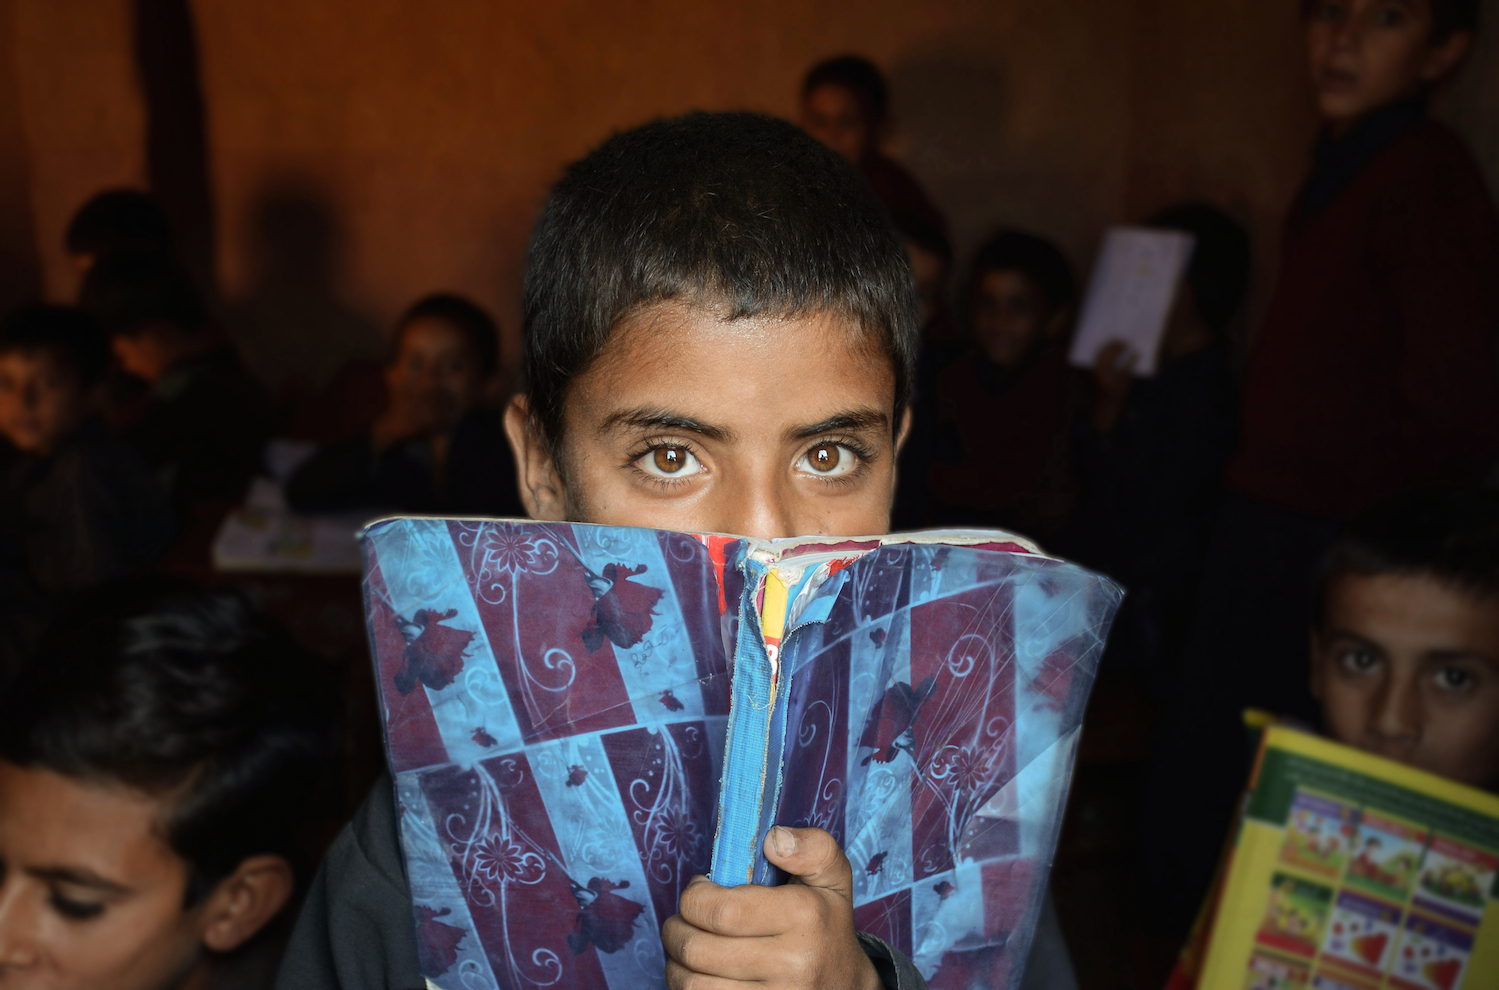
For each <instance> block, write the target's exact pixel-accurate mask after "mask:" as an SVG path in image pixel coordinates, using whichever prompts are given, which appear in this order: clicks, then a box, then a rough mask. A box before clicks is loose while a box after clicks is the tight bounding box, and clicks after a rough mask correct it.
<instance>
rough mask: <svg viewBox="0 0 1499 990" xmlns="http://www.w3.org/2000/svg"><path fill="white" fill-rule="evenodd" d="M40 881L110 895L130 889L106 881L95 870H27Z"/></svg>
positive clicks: (34, 868) (53, 867) (80, 868)
mask: <svg viewBox="0 0 1499 990" xmlns="http://www.w3.org/2000/svg"><path fill="white" fill-rule="evenodd" d="M26 872H27V873H29V874H31V875H32V876H34V877H36V878H37V879H38V880H53V881H57V882H59V883H66V884H71V885H73V886H75V887H89V888H91V889H93V890H102V891H104V892H105V893H109V894H128V893H130V888H129V887H125V886H122V885H120V884H117V883H115V882H114V881H112V880H106V879H104V878H103V877H101V876H99V874H97V873H95V872H94V871H93V870H90V869H86V868H84V867H80V866H38V867H31V868H28V869H27V870H26Z"/></svg>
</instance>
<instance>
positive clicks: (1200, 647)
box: [1146, 0, 1499, 937]
mask: <svg viewBox="0 0 1499 990" xmlns="http://www.w3.org/2000/svg"><path fill="white" fill-rule="evenodd" d="M1477 6H1478V5H1477V3H1476V2H1475V0H1306V2H1304V3H1303V7H1302V10H1303V17H1304V20H1305V35H1306V44H1307V55H1308V64H1309V68H1310V70H1311V77H1312V83H1313V86H1314V88H1315V97H1316V101H1317V109H1318V112H1319V114H1320V116H1321V117H1322V120H1323V124H1324V128H1323V133H1322V136H1321V138H1320V140H1319V142H1318V145H1317V149H1316V156H1315V160H1314V163H1313V167H1312V171H1311V173H1310V175H1309V176H1308V177H1307V180H1306V182H1305V183H1304V185H1303V186H1302V189H1301V192H1300V193H1299V194H1298V196H1297V198H1296V200H1295V201H1294V202H1293V203H1292V204H1291V208H1290V211H1289V215H1288V217H1287V220H1286V225H1285V234H1284V239H1283V250H1282V266H1281V273H1280V278H1279V284H1278V285H1277V287H1276V291H1275V296H1274V298H1273V300H1272V302H1271V305H1270V309H1269V312H1268V314H1267V316H1266V318H1265V322H1264V326H1263V328H1262V329H1261V330H1260V332H1259V334H1258V336H1257V339H1256V340H1255V344H1254V348H1253V351H1252V352H1251V354H1250V358H1249V365H1248V369H1247V371H1246V373H1245V377H1244V388H1243V399H1242V404H1241V412H1240V421H1241V424H1242V431H1243V432H1242V443H1241V446H1240V448H1239V451H1238V453H1237V455H1236V456H1235V457H1234V459H1233V460H1232V461H1231V462H1230V464H1229V466H1228V471H1227V475H1226V483H1227V488H1228V498H1227V501H1226V503H1225V506H1224V508H1223V511H1222V514H1221V516H1220V518H1219V521H1218V524H1217V526H1216V529H1215V531H1214V533H1213V536H1212V539H1211V544H1210V549H1209V552H1208V557H1207V562H1206V565H1205V568H1204V573H1203V577H1202V582H1201V587H1200V596H1199V604H1198V613H1197V619H1196V624H1195V632H1194V634H1193V636H1192V640H1191V644H1190V646H1189V647H1188V650H1187V652H1186V658H1185V664H1184V668H1183V676H1182V697H1181V700H1180V702H1179V703H1178V705H1177V706H1176V716H1175V719H1174V722H1175V725H1174V726H1173V727H1172V730H1171V731H1170V732H1169V733H1168V738H1167V740H1166V743H1165V748H1164V752H1163V754H1162V761H1161V764H1160V765H1159V766H1158V767H1156V769H1155V771H1154V772H1153V774H1152V783H1151V785H1150V790H1151V792H1152V799H1148V800H1147V802H1146V803H1147V805H1153V804H1156V803H1157V802H1159V801H1161V800H1164V799H1167V796H1168V795H1170V794H1172V793H1174V790H1173V788H1174V786H1175V784H1174V781H1179V780H1181V779H1184V778H1192V779H1198V780H1202V781H1203V782H1204V784H1203V786H1202V787H1201V788H1200V791H1199V800H1197V801H1195V802H1194V803H1193V807H1192V808H1190V809H1186V812H1185V814H1186V816H1187V818H1188V819H1189V820H1188V821H1185V822H1181V821H1180V820H1178V821H1177V822H1176V824H1181V825H1183V828H1182V831H1183V832H1184V833H1185V834H1186V836H1187V838H1186V839H1184V840H1182V841H1177V840H1174V839H1173V840H1171V841H1169V842H1168V841H1167V840H1166V839H1165V838H1164V837H1161V838H1159V839H1153V840H1151V842H1150V845H1151V848H1149V849H1148V850H1147V852H1146V859H1147V861H1148V862H1149V869H1150V871H1151V872H1152V873H1153V874H1155V875H1159V876H1162V877H1167V878H1170V879H1168V880H1167V881H1165V882H1163V883H1162V884H1161V885H1160V888H1159V891H1158V893H1159V895H1160V897H1161V899H1160V902H1159V903H1157V904H1155V905H1154V906H1153V910H1152V911H1150V912H1148V914H1149V915H1150V916H1152V917H1153V918H1156V919H1159V922H1157V923H1159V924H1161V925H1162V926H1163V930H1162V931H1161V932H1160V934H1162V935H1164V936H1167V937H1179V936H1180V934H1181V932H1182V931H1183V930H1184V929H1185V927H1186V925H1187V924H1188V922H1189V920H1190V917H1191V913H1192V911H1193V909H1194V907H1195V905H1196V903H1197V901H1198V900H1199V899H1200V897H1201V895H1202V891H1203V889H1204V887H1205V885H1206V883H1207V881H1208V877H1209V875H1210V873H1211V870H1212V864H1213V862H1214V860H1215V858H1216V848H1215V842H1216V836H1218V835H1220V834H1222V830H1223V828H1224V827H1225V826H1226V825H1227V824H1228V821H1229V819H1230V817H1231V816H1232V814H1233V809H1234V803H1235V799H1236V797H1237V787H1238V776H1239V775H1238V772H1237V768H1239V767H1243V766H1246V765H1247V760H1248V757H1249V753H1248V750H1247V748H1246V747H1245V744H1244V740H1243V737H1242V733H1241V731H1240V729H1239V725H1238V717H1239V712H1240V711H1242V710H1243V709H1244V708H1246V707H1258V708H1264V709H1267V710H1270V711H1275V712H1280V713H1283V714H1286V715H1294V716H1298V717H1301V718H1310V717H1312V716H1313V714H1314V713H1315V706H1314V704H1313V699H1312V698H1311V697H1310V696H1309V695H1308V693H1307V688H1306V681H1305V678H1304V673H1303V672H1304V670H1305V667H1304V664H1305V662H1306V658H1307V653H1306V649H1307V647H1306V642H1307V641H1306V628H1307V623H1308V620H1309V618H1310V617H1309V615H1308V607H1307V605H1308V596H1307V590H1308V588H1309V587H1310V583H1311V579H1312V572H1313V571H1314V569H1315V566H1316V562H1317V561H1318V560H1319V559H1320V557H1321V555H1322V554H1323V552H1324V551H1325V550H1326V548H1327V547H1328V546H1329V544H1330V543H1331V541H1332V539H1333V537H1334V536H1335V535H1336V534H1337V532H1338V531H1339V529H1340V526H1341V525H1342V523H1343V522H1345V521H1347V520H1348V519H1351V518H1353V517H1354V516H1355V515H1357V514H1358V513H1359V512H1360V511H1361V510H1363V509H1364V508H1365V507H1366V506H1369V505H1371V504H1373V503H1374V502H1376V501H1377V500H1378V499H1380V498H1382V497H1384V496H1386V495H1389V494H1391V493H1393V492H1396V491H1399V490H1401V489H1405V488H1409V487H1411V486H1415V485H1421V484H1428V483H1431V482H1435V481H1457V482H1467V481H1476V480H1477V479H1478V478H1480V477H1482V475H1483V473H1484V470H1485V468H1486V467H1487V466H1488V462H1489V461H1490V460H1491V459H1492V458H1493V456H1494V454H1495V452H1496V450H1499V374H1496V367H1495V361H1494V351H1493V346H1492V335H1493V333H1494V330H1495V328H1496V327H1499V278H1496V277H1495V273H1496V272H1499V214H1496V212H1495V209H1494V204H1493V202H1492V200H1491V199H1490V196H1489V192H1488V188H1487V186H1486V183H1485V181H1484V177H1483V175H1482V173H1481V172H1480V171H1479V169H1478V167H1477V165H1476V163H1475V162H1474V160H1473V157H1472V155H1471V154H1470V153H1469V152H1468V150H1467V149H1466V148H1465V147H1464V146H1463V143H1462V141H1461V140H1460V139H1459V138H1458V136H1457V135H1456V134H1454V133H1453V132H1452V131H1451V130H1450V129H1449V128H1447V127H1446V126H1444V125H1443V124H1441V123H1438V122H1437V121H1435V120H1432V119H1430V118H1428V116H1427V113H1426V105H1427V102H1428V99H1429V97H1430V95H1431V93H1432V91H1433V90H1434V89H1436V88H1437V87H1439V86H1440V85H1441V83H1442V82H1443V81H1444V80H1445V79H1446V78H1447V77H1448V76H1450V75H1451V73H1452V72H1453V71H1455V70H1456V68H1457V66H1458V64H1459V63H1460V62H1461V60H1462V58H1463V55H1464V54H1465V53H1466V51H1467V49H1468V47H1469V46H1470V44H1471V42H1472V39H1473V34H1474V31H1475V30H1476V28H1477ZM1230 765H1232V766H1234V767H1235V768H1236V770H1235V772H1234V773H1225V772H1224V770H1225V768H1226V767H1229V766H1230ZM1153 831H1154V830H1153V829H1151V828H1149V827H1147V834H1149V833H1151V832H1153ZM1194 837H1195V838H1194Z"/></svg>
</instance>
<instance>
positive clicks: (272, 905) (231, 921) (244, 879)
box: [202, 855, 297, 952]
mask: <svg viewBox="0 0 1499 990" xmlns="http://www.w3.org/2000/svg"><path fill="white" fill-rule="evenodd" d="M296 883H297V882H296V877H295V876H294V875H293V874H292V869H291V864H290V863H288V862H287V861H286V860H285V859H283V858H282V857H280V856H271V855H265V856H251V857H250V858H249V859H247V860H245V861H244V862H242V863H240V864H239V866H238V867H236V868H235V870H234V872H233V873H231V874H230V875H229V876H228V877H226V878H225V879H224V880H221V881H220V882H219V885H218V886H217V887H215V888H214V889H213V893H211V894H209V895H208V901H207V903H205V904H204V905H203V935H202V938H203V945H204V947H205V948H207V949H208V950H209V951H211V952H233V951H234V950H235V949H237V948H239V947H240V946H241V945H244V944H245V943H246V942H248V941H249V940H250V939H251V938H252V937H254V935H255V933H256V932H258V931H260V930H261V929H262V928H264V927H265V926H266V923H267V922H269V921H270V920H271V919H272V918H274V917H275V916H276V914H277V912H279V911H280V910H281V909H282V908H283V907H284V906H285V905H286V902H287V901H289V900H291V895H292V891H293V890H295V889H296Z"/></svg>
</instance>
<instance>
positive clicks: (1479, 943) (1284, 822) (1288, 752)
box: [1197, 726, 1499, 990]
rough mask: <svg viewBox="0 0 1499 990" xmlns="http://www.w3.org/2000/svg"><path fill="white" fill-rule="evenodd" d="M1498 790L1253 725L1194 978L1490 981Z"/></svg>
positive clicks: (1241, 983) (1349, 984)
mask: <svg viewBox="0 0 1499 990" xmlns="http://www.w3.org/2000/svg"><path fill="white" fill-rule="evenodd" d="M1496 881H1499V797H1496V796H1495V795H1492V794H1488V793H1486V792H1483V791H1479V790H1475V789H1473V788H1470V787H1465V786H1463V785H1461V784H1456V783H1453V782H1452V781H1449V780H1445V779H1443V778H1440V777H1436V776H1433V775H1431V774H1428V773H1424V772H1422V771H1420V770H1416V769H1413V768H1411V767H1408V766H1406V765H1404V764H1400V763H1395V762H1392V761H1390V760H1385V759H1381V758H1380V757H1377V756H1371V755H1370V754H1368V753H1364V752H1362V751H1359V750H1356V749H1352V748H1349V747H1347V746H1342V745H1339V744H1338V743H1335V742H1331V741H1329V740H1326V739H1323V738H1320V737H1318V736H1314V735H1311V734H1309V733H1305V732H1302V731H1299V730H1296V729H1292V728H1286V727H1279V726H1277V727H1272V728H1269V729H1267V730H1266V731H1265V734H1264V737H1263V740H1262V742H1261V748H1260V755H1259V759H1258V762H1257V764H1256V768H1255V775H1254V778H1253V780H1252V782H1251V787H1250V792H1249V797H1248V802H1247V805H1246V809H1245V813H1244V817H1243V820H1242V821H1241V823H1240V825H1239V831H1238V836H1237V840H1236V842H1235V845H1234V848H1233V851H1232V853H1231V859H1230V860H1229V864H1228V869H1227V872H1226V874H1225V879H1224V882H1223V886H1222V890H1221V895H1220V899H1219V901H1218V904H1217V909H1216V914H1215V917H1214V920H1213V922H1212V934H1211V938H1210V941H1209V944H1208V949H1207V956H1206V959H1205V961H1204V963H1203V967H1202V971H1201V975H1200V979H1199V980H1198V983H1197V985H1198V986H1201V987H1235V988H1237V987H1245V988H1250V990H1303V988H1308V990H1310V988H1315V990H1386V988H1388V990H1476V988H1490V987H1496V986H1499V908H1496V900H1495V897H1496Z"/></svg>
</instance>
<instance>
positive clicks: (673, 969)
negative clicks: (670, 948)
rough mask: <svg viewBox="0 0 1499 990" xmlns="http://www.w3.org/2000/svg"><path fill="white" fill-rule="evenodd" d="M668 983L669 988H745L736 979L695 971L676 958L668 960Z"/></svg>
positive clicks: (695, 989) (726, 989)
mask: <svg viewBox="0 0 1499 990" xmlns="http://www.w3.org/2000/svg"><path fill="white" fill-rule="evenodd" d="M666 985H667V987H668V988H669V990H744V987H743V985H742V984H741V983H739V982H737V981H735V980H726V979H724V978H723V977H722V976H708V975H706V974H704V973H694V972H693V971H692V970H690V969H688V968H687V967H686V966H683V965H682V964H681V963H679V962H677V961H676V960H675V959H668V960H666Z"/></svg>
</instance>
